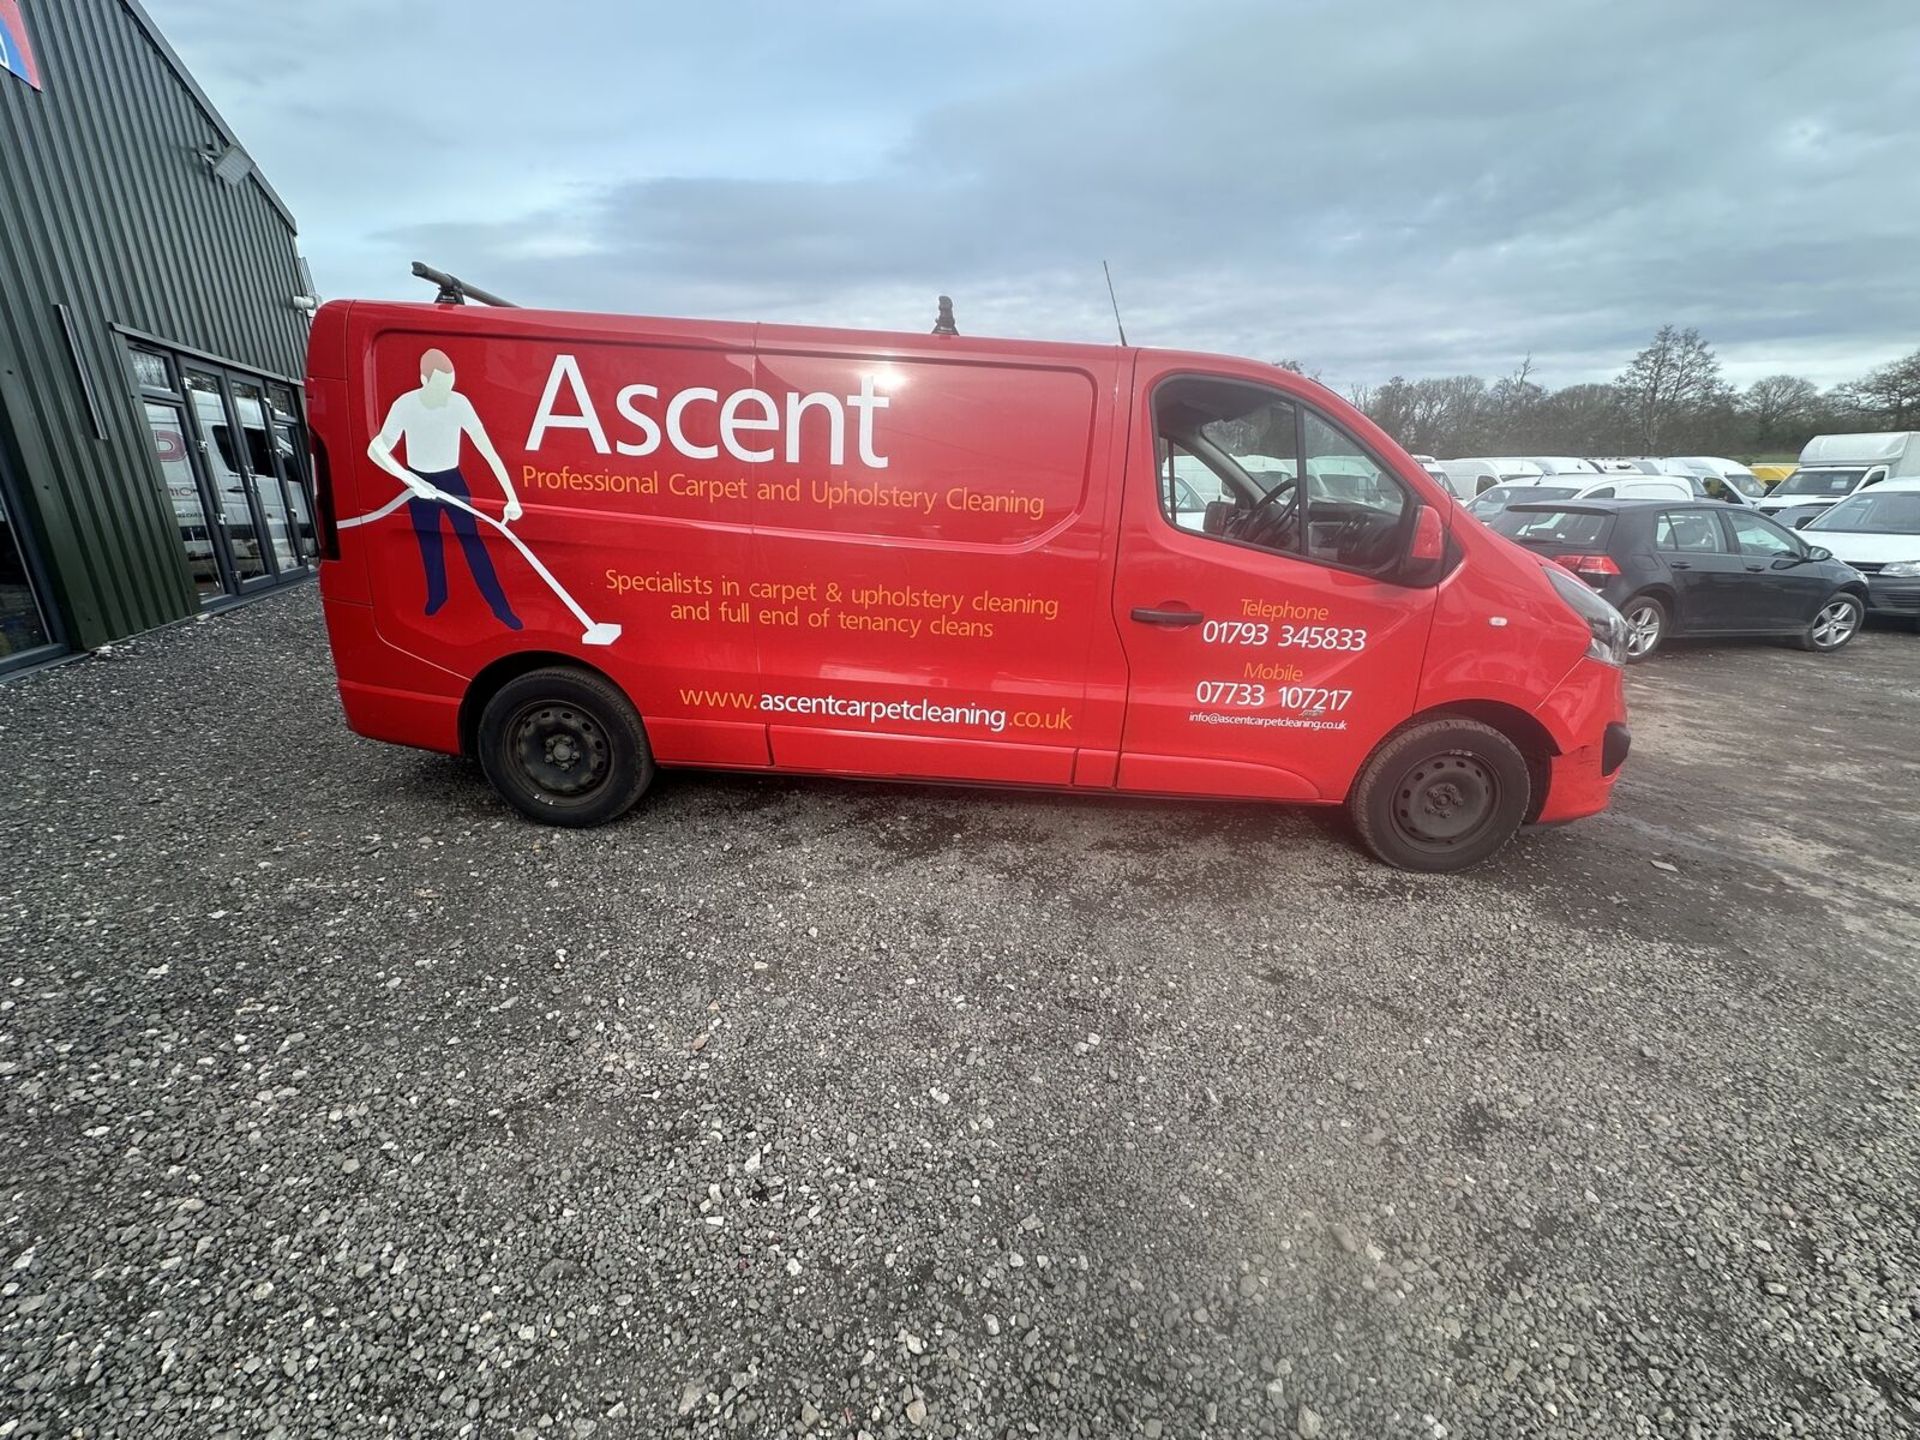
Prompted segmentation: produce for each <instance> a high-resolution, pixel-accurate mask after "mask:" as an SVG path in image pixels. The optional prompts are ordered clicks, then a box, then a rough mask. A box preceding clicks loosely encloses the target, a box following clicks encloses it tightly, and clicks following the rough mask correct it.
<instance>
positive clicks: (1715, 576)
mask: <svg viewBox="0 0 1920 1440" xmlns="http://www.w3.org/2000/svg"><path fill="white" fill-rule="evenodd" d="M1493 528H1494V529H1495V530H1497V531H1498V532H1499V533H1500V534H1502V535H1505V536H1506V537H1507V538H1508V539H1510V540H1513V541H1515V542H1517V543H1518V544H1520V545H1524V546H1525V547H1526V548H1527V549H1529V550H1531V551H1533V552H1534V553H1535V554H1538V555H1544V556H1547V557H1548V558H1550V559H1552V560H1554V561H1556V562H1557V563H1559V564H1561V565H1564V566H1566V568H1567V569H1569V570H1571V571H1573V573H1574V574H1576V575H1578V576H1579V577H1580V578H1581V579H1582V580H1585V581H1586V582H1587V583H1588V584H1589V585H1591V586H1593V588H1594V589H1595V590H1597V591H1599V592H1600V597H1601V598H1602V599H1603V600H1606V601H1608V602H1609V603H1610V604H1612V605H1613V606H1614V608H1615V609H1617V610H1619V611H1620V613H1621V614H1622V615H1624V616H1625V617H1626V621H1627V659H1628V660H1629V661H1636V660H1644V659H1646V658H1647V657H1648V656H1649V655H1651V654H1653V653H1654V652H1655V651H1656V650H1658V649H1659V648H1660V647H1661V646H1662V645H1663V644H1665V643H1666V642H1667V640H1668V639H1670V638H1672V637H1674V636H1703V635H1715V636H1734V635H1784V636H1791V637H1793V638H1794V639H1796V640H1798V641H1799V642H1800V644H1801V645H1802V647H1804V648H1805V649H1808V650H1817V651H1821V652H1823V653H1830V652H1832V651H1835V650H1838V649H1840V648H1841V647H1842V646H1843V645H1845V644H1846V643H1847V642H1848V641H1850V640H1852V639H1853V637H1854V635H1855V634H1857V633H1858V632H1859V629H1860V622H1861V620H1862V619H1863V618H1864V616H1865V615H1866V609H1867V581H1866V579H1865V578H1864V577H1863V576H1862V575H1861V574H1860V573H1859V572H1858V571H1857V570H1855V569H1854V568H1853V567H1852V566H1850V565H1848V564H1846V563H1845V562H1844V561H1841V560H1837V559H1835V558H1834V555H1833V552H1832V551H1830V550H1827V549H1824V548H1822V547H1820V546H1818V545H1809V544H1808V543H1807V542H1806V541H1805V540H1803V539H1801V538H1800V537H1799V536H1798V535H1795V534H1794V533H1793V532H1792V531H1790V530H1788V529H1786V528H1785V527H1783V526H1780V525H1776V524H1775V523H1774V522H1773V521H1771V520H1769V519H1767V518H1766V517H1765V516H1763V515H1760V514H1757V513H1755V512H1754V511H1751V510H1736V509H1734V508H1732V507H1730V506H1727V505H1722V504H1720V503H1719V502H1718V501H1713V500H1691V501H1682V502H1661V501H1657V500H1563V501H1552V502H1548V501H1526V502H1523V503H1520V504H1517V505H1512V506H1509V507H1508V508H1507V510H1506V511H1505V513H1504V514H1501V515H1499V516H1497V517H1496V518H1495V519H1494V522H1493Z"/></svg>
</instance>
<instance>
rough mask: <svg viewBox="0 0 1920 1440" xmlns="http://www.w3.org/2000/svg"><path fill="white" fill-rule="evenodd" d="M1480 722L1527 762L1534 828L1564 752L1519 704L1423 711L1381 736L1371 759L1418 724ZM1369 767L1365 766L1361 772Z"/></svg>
mask: <svg viewBox="0 0 1920 1440" xmlns="http://www.w3.org/2000/svg"><path fill="white" fill-rule="evenodd" d="M1450 719H1459V720H1477V721H1479V722H1480V723H1481V724H1482V725H1485V726H1486V727H1488V728H1489V729H1491V730H1497V731H1499V732H1500V733H1501V734H1502V735H1504V736H1506V737H1507V739H1509V740H1511V741H1512V742H1513V746H1514V748H1515V749H1516V750H1518V751H1519V752H1520V754H1521V757H1522V758H1523V759H1524V760H1525V761H1526V762H1527V778H1528V779H1529V780H1530V781H1531V782H1532V785H1533V794H1532V796H1531V797H1530V798H1529V799H1528V801H1527V813H1526V818H1525V820H1524V822H1523V823H1525V824H1528V825H1531V824H1532V823H1533V822H1534V821H1535V820H1537V819H1538V818H1539V816H1540V811H1541V810H1542V808H1544V807H1545V805H1546V803H1547V784H1548V781H1549V780H1550V779H1551V778H1552V766H1553V757H1554V756H1556V755H1558V754H1559V753H1560V747H1559V746H1558V745H1556V744H1554V741H1553V736H1552V735H1551V734H1550V733H1549V732H1548V730H1547V727H1546V726H1544V725H1542V724H1541V723H1540V722H1539V720H1538V719H1536V718H1535V717H1534V716H1532V715H1529V714H1528V713H1527V712H1526V711H1524V710H1522V709H1520V707H1519V706H1517V705H1508V704H1505V703H1503V702H1502V701H1499V700H1459V701H1455V702H1453V703H1452V704H1448V705H1436V706H1434V707H1433V708H1432V709H1430V710H1422V711H1420V712H1419V713H1418V714H1416V715H1410V716H1408V717H1407V719H1406V720H1405V721H1404V722H1403V723H1401V724H1399V725H1396V726H1395V727H1394V728H1393V729H1392V730H1391V731H1389V732H1388V733H1387V734H1385V735H1383V736H1381V737H1380V744H1379V745H1376V746H1374V747H1373V753H1370V754H1369V755H1368V756H1367V759H1368V760H1369V761H1371V760H1372V759H1373V754H1375V753H1378V752H1379V750H1380V746H1381V745H1385V744H1386V743H1387V742H1388V741H1390V740H1392V739H1393V738H1394V736H1396V735H1398V734H1400V733H1401V732H1402V731H1404V730H1410V729H1412V728H1413V727H1414V726H1416V725H1425V724H1427V723H1429V722H1430V721H1434V720H1450ZM1365 768H1366V767H1365V766H1364V765H1362V767H1361V769H1362V770H1364V769H1365Z"/></svg>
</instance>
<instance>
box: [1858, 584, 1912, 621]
mask: <svg viewBox="0 0 1920 1440" xmlns="http://www.w3.org/2000/svg"><path fill="white" fill-rule="evenodd" d="M1867 609H1869V610H1871V611H1872V612H1873V613H1874V614H1876V615H1913V616H1920V579H1915V578H1912V577H1903V578H1901V579H1897V580H1890V579H1888V578H1887V577H1886V576H1884V575H1869V576H1868V577H1867Z"/></svg>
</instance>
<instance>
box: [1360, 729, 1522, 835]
mask: <svg viewBox="0 0 1920 1440" xmlns="http://www.w3.org/2000/svg"><path fill="white" fill-rule="evenodd" d="M1532 796H1533V782H1532V779H1531V777H1530V776H1529V774H1528V772H1527V761H1526V757H1525V756H1523V755H1522V754H1521V753H1520V751H1519V748H1518V747H1517V746H1515V745H1514V743H1513V742H1512V741H1511V740H1509V739H1507V737H1506V736H1504V735H1502V734H1501V733H1500V732H1499V731H1498V730H1495V729H1494V728H1493V727H1492V726H1490V725H1482V724H1481V723H1480V722H1479V721H1477V720H1466V719H1457V718H1456V719H1441V720H1429V721H1426V722H1425V723H1423V724H1420V725H1415V726H1412V727H1411V728H1409V729H1406V730H1403V731H1401V732H1400V733H1399V734H1398V735H1394V736H1392V737H1390V738H1389V739H1388V740H1387V741H1386V743H1385V744H1383V745H1382V746H1381V747H1380V748H1379V749H1378V750H1376V751H1375V752H1374V754H1373V758H1372V759H1370V760H1369V761H1367V765H1366V768H1365V769H1364V770H1362V771H1361V773H1360V779H1359V780H1358V782H1357V783H1356V784H1355V785H1354V787H1353V793H1352V794H1351V795H1350V796H1348V797H1347V808H1348V811H1349V813H1351V814H1352V816H1353V823H1354V828H1355V829H1356V830H1358V831H1359V832H1360V840H1361V843H1362V844H1364V845H1365V846H1366V847H1367V849H1368V850H1369V851H1371V852H1372V853H1373V855H1374V857H1375V858H1376V859H1379V860H1382V861H1384V862H1385V863H1387V864H1388V865H1392V866H1394V867H1396V868H1397V869H1401V870H1423V871H1428V872H1431V873H1444V872H1447V871H1453V870H1465V869H1466V868H1467V867H1469V866H1471V865H1477V864H1479V863H1480V862H1481V861H1482V860H1485V859H1486V858H1487V857H1488V856H1489V855H1491V854H1493V853H1494V851H1496V850H1498V849H1499V848H1500V847H1501V846H1502V845H1505V844H1506V843H1507V841H1509V840H1511V839H1512V838H1513V835H1514V832H1515V831H1517V830H1518V829H1519V828H1520V823H1521V821H1523V820H1524V819H1525V818H1526V815H1527V807H1528V804H1529V802H1530V801H1531V799H1532Z"/></svg>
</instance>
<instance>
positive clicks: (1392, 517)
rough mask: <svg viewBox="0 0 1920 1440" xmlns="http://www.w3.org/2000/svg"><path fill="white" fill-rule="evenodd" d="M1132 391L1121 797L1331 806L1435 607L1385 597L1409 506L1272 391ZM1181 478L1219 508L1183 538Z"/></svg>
mask: <svg viewBox="0 0 1920 1440" xmlns="http://www.w3.org/2000/svg"><path fill="white" fill-rule="evenodd" d="M1142 371H1143V380H1142V383H1141V385H1140V386H1139V387H1138V389H1137V390H1136V397H1137V398H1136V401H1135V406H1136V410H1137V413H1136V415H1135V416H1134V417H1133V431H1132V440H1131V443H1130V445H1129V447H1128V452H1129V453H1128V459H1127V473H1126V476H1125V481H1124V500H1123V505H1122V512H1121V534H1120V547H1119V558H1118V569H1117V574H1116V577H1115V583H1114V618H1115V623H1116V624H1117V626H1118V627H1119V629H1120V632H1121V634H1122V636H1123V637H1124V644H1125V647H1126V655H1127V665H1128V684H1127V709H1126V720H1125V728H1124V734H1123V737H1122V742H1121V755H1120V764H1119V785H1120V788H1121V789H1123V790H1139V791H1154V792H1169V793H1189V794H1216V795H1246V796H1250V797H1251V796H1258V797H1265V798H1272V799H1292V800H1334V799H1338V798H1340V797H1341V796H1342V795H1344V794H1345V792H1346V788H1347V786H1348V784H1349V782H1350V781H1351V779H1352V777H1353V774H1354V772H1355V770H1356V769H1357V768H1358V766H1359V765H1360V763H1361V761H1362V760H1364V758H1365V757H1366V755H1367V754H1368V753H1369V752H1370V751H1371V750H1372V749H1373V747H1374V745H1375V744H1376V743H1377V742H1378V741H1379V740H1380V738H1381V737H1382V736H1383V735H1384V734H1385V733H1386V732H1387V731H1389V730H1391V729H1392V728H1393V727H1394V726H1395V725H1397V724H1399V723H1400V722H1401V721H1402V720H1404V719H1405V718H1406V717H1407V715H1408V714H1409V713H1410V711H1411V709H1412V706H1413V701H1414V696H1415V694H1416V692H1417V690H1418V687H1419V683H1420V673H1421V666H1422V663H1423V661H1424V659H1425V655H1426V645H1427V636H1428V632H1429V629H1430V627H1431V621H1432V615H1433V598H1434V591H1433V590H1432V589H1431V588H1425V589H1422V588H1413V587H1409V586H1404V585H1400V584H1396V583H1393V582H1392V581H1391V580H1389V579H1387V578H1385V577H1387V576H1388V575H1390V574H1394V573H1396V572H1397V570H1398V569H1399V562H1400V559H1401V557H1402V556H1403V555H1404V554H1405V553H1406V550H1407V546H1408V543H1409V540H1410V538H1411V534H1412V531H1413V528H1414V526H1415V524H1416V520H1417V515H1418V512H1419V510H1420V509H1421V508H1422V501H1421V499H1420V496H1419V493H1418V492H1417V491H1416V490H1415V489H1414V488H1413V487H1412V486H1411V485H1410V484H1409V483H1407V482H1406V481H1405V480H1404V479H1402V478H1400V477H1398V476H1397V475H1396V474H1395V473H1394V472H1393V471H1392V469H1391V468H1390V467H1389V466H1387V465H1386V464H1384V463H1383V462H1382V461H1380V460H1379V459H1378V458H1377V456H1376V455H1375V454H1374V453H1372V451H1371V450H1370V448H1369V447H1368V446H1366V445H1363V444H1362V443H1361V442H1360V441H1359V440H1357V439H1356V438H1354V436H1353V435H1352V434H1351V433H1349V432H1348V430H1347V429H1346V428H1345V427H1344V426H1342V425H1340V424H1336V423H1335V422H1334V420H1333V419H1332V418H1331V415H1330V413H1329V412H1330V410H1331V407H1328V408H1327V410H1325V411H1323V410H1322V409H1321V408H1320V407H1319V406H1318V405H1315V404H1311V403H1308V402H1307V400H1306V398H1305V397H1304V396H1303V395H1302V394H1299V393H1296V392H1293V391H1291V390H1289V389H1286V388H1283V387H1282V385H1280V384H1279V383H1274V382H1266V381H1263V380H1256V379H1253V378H1252V377H1250V376H1249V377H1239V376H1232V375H1227V374H1206V373H1194V372H1191V371H1186V370H1181V369H1178V368H1175V369H1172V370H1163V371H1162V372H1161V373H1159V374H1157V375H1147V374H1145V371H1146V364H1145V362H1144V361H1143V363H1142ZM1303 457H1304V461H1303ZM1196 462H1197V463H1199V464H1201V465H1204V466H1205V467H1206V468H1207V469H1208V470H1209V471H1210V472H1211V473H1213V474H1214V475H1216V476H1217V477H1218V479H1219V481H1220V485H1221V489H1222V492H1223V494H1224V495H1226V496H1228V497H1230V498H1223V499H1221V500H1218V501H1216V502H1215V503H1213V504H1211V505H1209V506H1208V507H1207V511H1206V513H1205V515H1204V517H1203V521H1202V523H1201V525H1200V526H1199V527H1198V528H1193V527H1191V525H1190V524H1182V523H1180V518H1176V517H1178V516H1179V512H1178V510H1177V509H1176V508H1175V503H1174V502H1175V487H1174V484H1173V481H1174V479H1175V477H1176V476H1177V475H1178V474H1179V473H1180V470H1181V467H1186V468H1187V469H1188V470H1191V467H1192V465H1193V464H1194V463H1196ZM1303 471H1304V473H1305V477H1306V488H1305V493H1304V494H1302V492H1301V483H1300V477H1301V475H1302V472H1303ZM1458 508H1459V507H1458V506H1457V505H1452V504H1449V505H1448V506H1446V507H1445V509H1444V510H1440V511H1439V515H1440V520H1441V523H1442V524H1443V525H1444V524H1447V523H1450V522H1451V520H1452V519H1453V516H1454V515H1455V514H1457V512H1458ZM1182 518H1184V517H1182Z"/></svg>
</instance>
